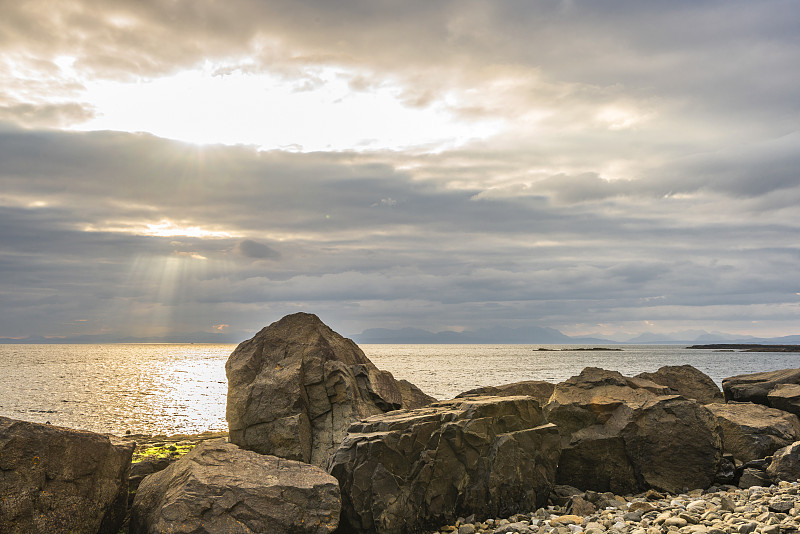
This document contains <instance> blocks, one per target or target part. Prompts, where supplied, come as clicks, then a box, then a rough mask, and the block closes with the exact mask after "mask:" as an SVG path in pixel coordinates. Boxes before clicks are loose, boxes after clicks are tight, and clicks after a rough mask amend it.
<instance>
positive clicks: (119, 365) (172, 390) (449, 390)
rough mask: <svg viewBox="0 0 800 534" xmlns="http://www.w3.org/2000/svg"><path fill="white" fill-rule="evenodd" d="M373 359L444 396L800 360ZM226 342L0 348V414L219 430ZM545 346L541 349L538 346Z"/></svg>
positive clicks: (473, 354)
mask: <svg viewBox="0 0 800 534" xmlns="http://www.w3.org/2000/svg"><path fill="white" fill-rule="evenodd" d="M360 347H361V349H362V350H363V351H364V352H365V353H366V355H367V356H368V357H369V358H370V360H372V362H373V363H374V364H375V365H376V366H378V368H380V369H383V370H386V371H390V372H391V373H392V374H393V375H394V376H395V378H397V379H406V380H408V381H410V382H412V383H414V384H416V385H417V386H419V387H420V388H421V389H422V390H423V391H425V392H426V393H428V394H429V395H432V396H434V397H436V398H437V399H440V400H444V399H449V398H453V397H455V396H456V395H457V394H459V393H461V392H463V391H466V390H469V389H473V388H476V387H480V386H490V385H500V384H506V383H510V382H518V381H521V380H547V381H550V382H560V381H563V380H566V379H567V378H569V377H571V376H574V375H576V374H578V373H580V372H581V370H582V369H583V368H585V367H590V366H591V367H602V368H604V369H610V370H616V371H619V372H621V373H622V374H624V375H627V376H631V375H635V374H638V373H641V372H652V371H655V370H657V369H658V368H659V367H662V366H664V365H682V364H687V363H688V364H691V365H693V366H694V367H696V368H697V369H699V370H701V371H703V372H704V373H706V374H707V375H709V376H710V377H711V378H712V379H713V380H714V381H715V382H716V383H717V384H718V385H721V383H722V379H723V378H726V377H729V376H734V375H738V374H748V373H756V372H760V371H772V370H777V369H788V368H796V367H800V353H778V352H740V351H735V352H719V351H713V350H708V349H688V348H686V347H685V346H674V345H599V346H598V347H602V348H607V349H619V350H602V351H593V350H576V349H586V348H593V347H595V346H591V347H587V346H584V345H360ZM235 348H236V345H220V344H194V343H192V344H102V345H57V344H48V345H27V344H26V345H13V344H10V345H0V415H1V416H5V417H10V418H14V419H22V420H26V421H34V422H39V423H46V422H49V423H51V424H53V425H59V426H66V427H70V428H77V429H83V430H90V431H94V432H101V433H108V434H115V435H123V434H126V433H128V432H130V433H133V434H149V435H156V434H166V435H174V434H195V433H200V432H203V431H206V430H211V431H221V430H227V423H226V421H225V403H226V396H227V388H228V386H227V380H226V378H225V361H226V360H227V358H228V356H229V355H230V354H231V352H233V350H234V349H235ZM542 349H548V350H542Z"/></svg>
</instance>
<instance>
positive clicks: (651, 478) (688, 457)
mask: <svg viewBox="0 0 800 534" xmlns="http://www.w3.org/2000/svg"><path fill="white" fill-rule="evenodd" d="M669 392H670V389H669V388H668V387H666V386H660V385H657V384H654V383H653V382H651V381H649V380H646V379H643V378H629V377H625V376H623V375H621V374H620V373H618V372H616V371H606V370H604V369H599V368H593V367H588V368H586V369H584V370H583V371H582V372H581V374H580V375H578V376H574V377H572V378H570V379H569V380H567V381H565V382H562V383H560V384H557V385H556V387H555V390H554V391H553V395H552V397H551V398H550V402H549V403H548V404H547V405H546V406H545V414H546V416H547V418H548V420H549V421H550V422H551V423H555V424H556V425H557V426H558V429H559V432H560V433H561V436H562V447H563V450H562V453H561V459H560V460H559V465H558V473H557V476H556V480H557V482H558V483H559V484H569V485H571V486H575V487H578V488H581V489H586V490H593V491H612V492H614V493H617V494H630V493H638V492H641V491H644V490H646V489H650V488H653V489H657V490H662V491H667V492H670V493H680V492H683V491H684V490H685V489H686V488H689V489H693V488H706V487H708V486H710V485H711V484H712V482H713V481H714V478H715V475H716V473H717V471H718V469H719V466H720V463H721V460H722V439H721V433H720V429H719V425H718V423H717V421H716V418H715V417H714V415H713V414H712V413H711V412H710V411H708V410H707V409H706V408H705V407H704V406H703V405H702V404H700V403H698V402H696V401H694V400H690V399H686V398H684V397H681V396H679V395H670V394H668V393H669Z"/></svg>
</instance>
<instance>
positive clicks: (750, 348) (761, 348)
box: [687, 343, 800, 352]
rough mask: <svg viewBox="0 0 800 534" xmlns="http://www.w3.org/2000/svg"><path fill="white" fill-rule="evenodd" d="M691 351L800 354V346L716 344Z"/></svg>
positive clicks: (693, 347) (699, 346) (694, 346)
mask: <svg viewBox="0 0 800 534" xmlns="http://www.w3.org/2000/svg"><path fill="white" fill-rule="evenodd" d="M687 348H689V349H713V350H739V351H741V352H800V345H754V344H752V343H716V344H711V345H692V346H691V347H687Z"/></svg>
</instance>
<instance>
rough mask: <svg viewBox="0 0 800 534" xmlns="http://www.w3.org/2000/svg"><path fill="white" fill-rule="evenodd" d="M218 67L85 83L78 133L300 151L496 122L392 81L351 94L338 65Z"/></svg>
mask: <svg viewBox="0 0 800 534" xmlns="http://www.w3.org/2000/svg"><path fill="white" fill-rule="evenodd" d="M220 72H222V70H221V69H220V68H216V67H213V66H212V65H210V64H206V65H205V66H204V67H203V68H200V69H194V70H185V71H182V72H179V73H177V74H174V75H172V76H169V77H163V78H155V79H140V80H138V81H136V82H130V83H126V82H119V81H108V80H96V81H90V82H88V83H87V84H86V87H87V90H86V94H85V97H86V98H87V99H88V100H89V101H91V102H92V103H93V105H94V106H95V107H96V109H97V116H96V117H95V118H94V119H92V120H90V121H88V122H85V123H83V124H80V125H78V126H75V129H79V130H87V131H88V130H102V129H108V130H126V131H141V132H148V133H152V134H154V135H158V136H161V137H166V138H170V139H176V140H181V141H187V142H191V143H199V144H216V143H223V144H246V145H254V146H257V147H259V148H261V149H284V150H290V151H303V152H306V151H317V150H353V149H366V150H378V149H401V148H412V147H427V148H433V149H442V148H455V147H458V146H460V145H463V144H464V143H466V142H468V141H471V140H475V139H482V138H487V137H490V136H491V135H493V134H495V133H497V131H498V129H499V128H500V127H501V122H500V121H498V120H488V119H484V120H478V119H475V120H471V121H469V123H465V122H464V121H463V120H462V119H459V118H458V117H457V116H456V115H454V114H453V113H452V112H451V111H450V110H449V109H448V108H449V107H452V102H451V101H450V100H448V101H447V102H440V103H436V102H433V103H431V104H430V105H428V106H425V107H409V106H407V105H405V104H404V101H403V100H404V98H403V88H402V87H400V86H397V85H394V84H393V83H391V82H383V83H381V84H380V85H379V86H378V87H372V88H371V89H370V90H369V91H359V90H353V87H354V86H356V87H357V84H354V83H351V82H353V80H356V79H358V78H359V75H358V74H357V73H354V72H350V71H345V70H342V69H332V68H317V69H313V71H308V72H306V74H305V78H304V79H303V78H300V79H287V78H285V77H281V76H277V75H272V74H269V73H254V72H247V71H246V70H243V69H234V70H231V71H229V72H225V73H220ZM448 98H449V99H451V97H448Z"/></svg>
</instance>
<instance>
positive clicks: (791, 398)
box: [767, 384, 800, 416]
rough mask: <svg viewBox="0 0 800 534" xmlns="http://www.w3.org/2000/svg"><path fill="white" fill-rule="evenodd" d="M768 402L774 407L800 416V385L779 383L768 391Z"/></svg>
mask: <svg viewBox="0 0 800 534" xmlns="http://www.w3.org/2000/svg"><path fill="white" fill-rule="evenodd" d="M767 402H768V403H769V405H770V406H771V407H773V408H776V409H778V410H783V411H784V412H789V413H793V414H794V415H797V416H800V385H797V384H778V385H777V386H775V387H774V388H772V389H771V390H770V392H769V393H767Z"/></svg>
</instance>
